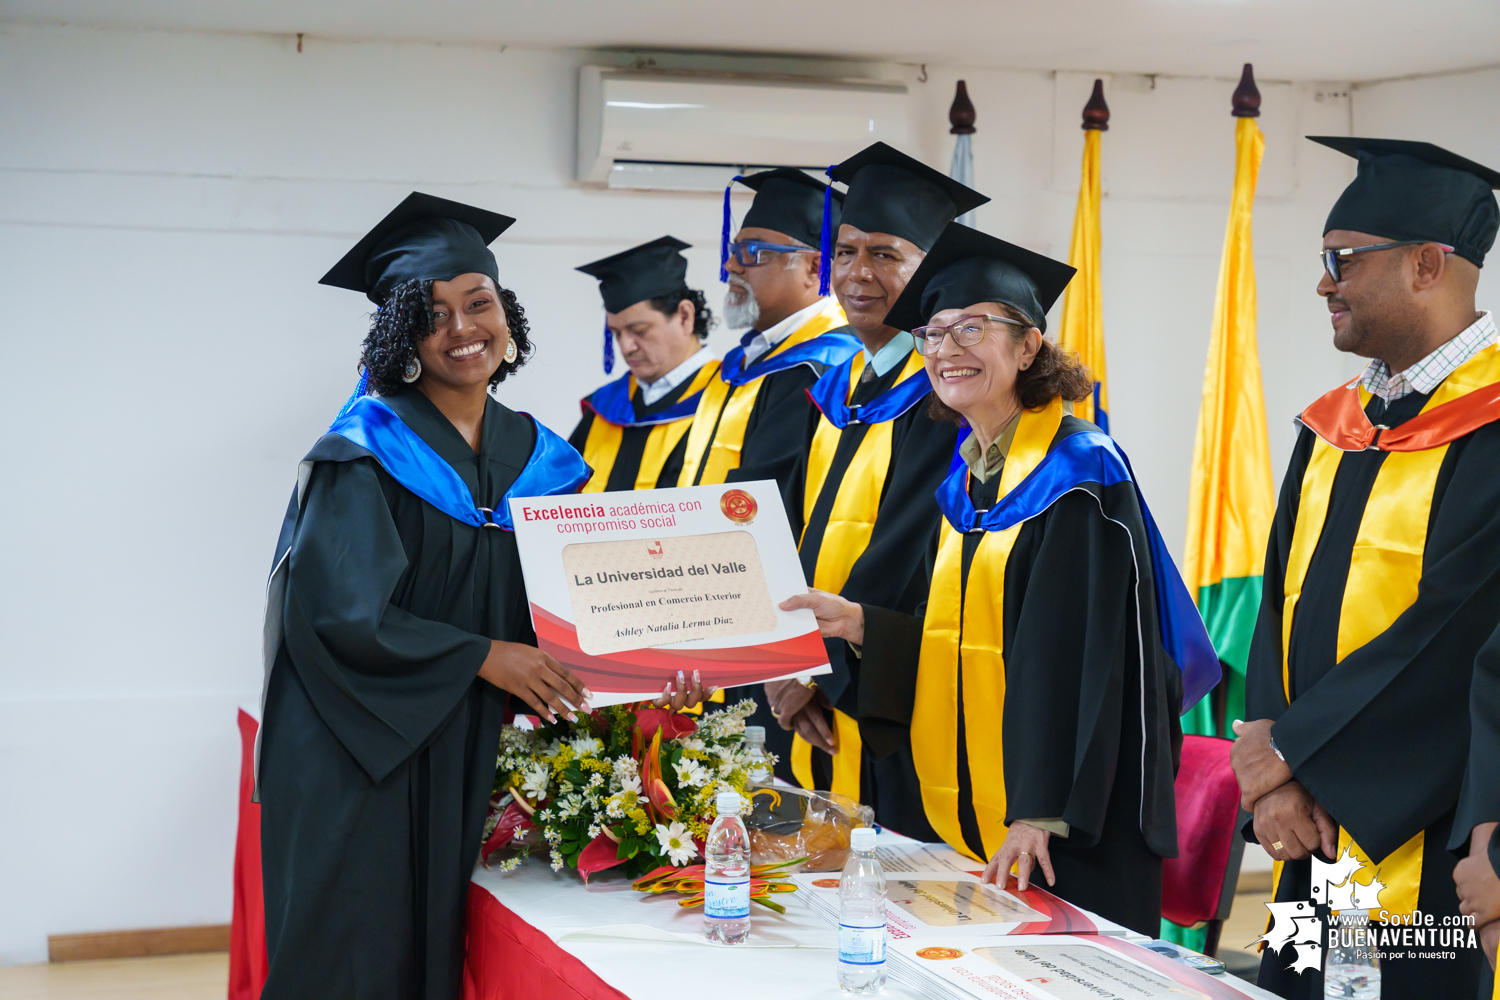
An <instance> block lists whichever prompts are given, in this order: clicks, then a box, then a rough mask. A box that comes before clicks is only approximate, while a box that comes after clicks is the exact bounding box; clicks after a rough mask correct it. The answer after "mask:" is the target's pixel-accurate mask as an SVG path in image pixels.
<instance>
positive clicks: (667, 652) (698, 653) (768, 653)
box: [510, 480, 829, 705]
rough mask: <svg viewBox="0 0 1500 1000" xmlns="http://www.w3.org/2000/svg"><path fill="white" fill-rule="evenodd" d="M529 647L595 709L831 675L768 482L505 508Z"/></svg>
mask: <svg viewBox="0 0 1500 1000" xmlns="http://www.w3.org/2000/svg"><path fill="white" fill-rule="evenodd" d="M510 506H511V517H512V519H513V522H514V524H515V528H516V546H517V548H518V549H519V550H520V555H521V570H522V573H523V575H524V576H525V579H526V593H527V597H528V599H529V601H530V605H531V620H532V624H533V625H534V626H535V628H536V634H537V645H538V646H539V647H540V648H541V649H542V650H543V651H545V652H547V653H548V654H550V655H551V656H552V657H553V658H554V659H556V660H557V661H558V662H559V663H562V664H563V665H564V666H566V667H568V668H569V669H571V670H572V671H573V672H574V673H575V674H577V675H578V677H579V679H580V680H582V681H583V683H584V684H585V685H587V686H588V688H589V689H590V690H591V691H592V692H593V694H594V700H593V702H592V704H594V705H613V704H619V703H622V702H628V701H639V700H642V699H647V698H654V697H656V696H657V695H659V694H661V690H662V687H663V685H665V684H666V683H667V681H668V680H673V679H675V678H676V676H677V672H678V671H679V670H681V671H683V672H684V673H685V674H688V675H691V674H692V672H693V671H694V670H697V671H698V672H699V674H700V676H701V677H702V679H703V683H704V685H705V686H707V685H710V684H711V685H714V686H715V687H721V688H722V687H732V686H736V685H740V684H752V683H758V682H761V681H768V680H777V679H781V678H785V677H799V676H807V675H812V674H825V673H828V672H829V666H828V656H827V653H826V651H825V650H824V647H823V640H822V639H821V638H820V637H819V635H818V626H817V621H816V620H815V619H814V618H813V615H812V612H811V611H805V610H804V611H793V612H787V611H782V610H781V609H780V608H779V607H777V605H778V604H780V602H782V601H784V600H786V599H787V598H788V597H791V596H792V595H793V594H801V593H806V591H807V584H806V580H805V577H804V576H803V574H802V564H801V562H800V560H799V559H798V557H797V547H796V544H795V543H794V541H793V539H792V533H791V528H790V525H789V524H788V523H787V518H786V511H785V510H784V509H783V507H782V503H781V494H780V491H779V490H778V489H777V488H776V484H775V483H774V482H772V481H771V480H761V481H758V482H753V483H731V484H725V485H720V486H691V487H684V488H681V489H665V490H642V491H636V492H630V493H624V492H621V493H581V494H572V495H570V496H562V497H521V498H516V499H512V500H511V501H510Z"/></svg>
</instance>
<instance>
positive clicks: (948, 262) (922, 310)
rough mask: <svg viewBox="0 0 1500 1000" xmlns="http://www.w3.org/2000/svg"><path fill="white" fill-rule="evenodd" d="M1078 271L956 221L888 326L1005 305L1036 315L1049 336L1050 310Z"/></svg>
mask: <svg viewBox="0 0 1500 1000" xmlns="http://www.w3.org/2000/svg"><path fill="white" fill-rule="evenodd" d="M1077 273H1078V269H1077V268H1075V267H1070V266H1068V265H1067V264H1064V263H1063V262H1062V261H1059V260H1053V259H1052V258H1051V257H1043V256H1042V255H1041V254H1039V253H1032V252H1031V251H1030V250H1027V249H1026V248H1024V247H1018V246H1016V245H1015V244H1014V243H1007V242H1005V241H1004V240H999V239H996V238H995V237H993V236H990V235H989V234H987V233H981V232H980V231H979V230H977V229H970V228H969V227H968V226H965V225H961V224H960V223H957V222H955V223H952V224H951V225H949V226H948V228H947V229H945V230H943V235H942V236H940V237H938V241H937V242H936V243H934V244H933V245H932V249H931V250H929V251H927V256H926V257H925V258H924V259H923V260H922V263H921V266H919V267H918V268H917V270H916V273H914V274H913V275H912V276H911V280H910V281H908V282H907V283H906V288H905V289H904V290H903V291H902V292H901V297H900V298H898V299H897V300H896V304H895V305H893V306H891V311H890V312H888V313H886V316H885V325H886V326H893V327H895V328H896V329H898V330H911V329H914V328H916V327H919V326H923V325H925V324H926V323H927V321H928V320H930V319H932V317H933V316H934V315H936V314H937V313H940V312H942V311H943V310H944V309H964V308H967V307H969V306H972V305H974V304H975V303H977V302H1000V303H1003V304H1004V305H1008V306H1010V307H1012V308H1014V309H1019V310H1021V312H1023V313H1025V314H1026V315H1027V316H1030V317H1031V320H1032V322H1034V323H1035V324H1036V325H1037V329H1039V330H1041V331H1042V332H1043V333H1046V332H1047V310H1048V309H1051V308H1052V303H1054V302H1056V301H1057V297H1058V296H1059V295H1061V294H1062V293H1063V289H1064V288H1066V287H1067V286H1068V282H1069V281H1071V280H1073V275H1075V274H1077Z"/></svg>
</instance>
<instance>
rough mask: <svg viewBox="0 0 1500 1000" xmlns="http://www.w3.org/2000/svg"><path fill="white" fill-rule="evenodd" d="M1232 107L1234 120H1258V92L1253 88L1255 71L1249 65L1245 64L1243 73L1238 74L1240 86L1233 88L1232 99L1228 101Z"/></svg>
mask: <svg viewBox="0 0 1500 1000" xmlns="http://www.w3.org/2000/svg"><path fill="white" fill-rule="evenodd" d="M1230 103H1232V104H1233V105H1234V111H1233V114H1234V117H1236V118H1259V117H1260V91H1259V90H1258V89H1256V86H1255V70H1254V68H1252V67H1251V65H1250V64H1249V63H1245V71H1244V72H1243V73H1241V74H1240V85H1239V86H1238V87H1235V88H1234V97H1233V98H1231V99H1230Z"/></svg>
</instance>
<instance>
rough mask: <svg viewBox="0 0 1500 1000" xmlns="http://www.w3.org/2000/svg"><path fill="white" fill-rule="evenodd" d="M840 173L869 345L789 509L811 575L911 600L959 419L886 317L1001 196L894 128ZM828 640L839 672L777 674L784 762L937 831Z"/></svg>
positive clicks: (822, 390)
mask: <svg viewBox="0 0 1500 1000" xmlns="http://www.w3.org/2000/svg"><path fill="white" fill-rule="evenodd" d="M829 173H830V176H832V177H833V179H834V180H836V181H841V182H843V183H845V184H847V185H848V186H849V190H848V193H847V194H846V195H845V198H844V211H843V216H842V219H841V225H840V226H839V227H838V231H837V239H836V241H835V243H834V252H833V260H832V272H833V273H832V282H831V285H832V288H833V291H834V293H835V294H836V295H837V296H838V298H839V302H840V303H841V304H842V305H843V307H844V311H845V314H846V315H847V316H848V317H849V322H850V326H852V327H853V328H854V331H855V333H856V334H858V336H859V339H860V342H861V344H862V346H863V350H861V351H860V353H858V354H856V355H855V356H854V357H852V358H850V359H849V360H848V361H846V362H845V363H844V364H843V365H840V366H839V367H838V368H835V369H833V370H831V371H829V372H828V373H826V374H825V375H824V376H823V378H822V379H820V380H819V381H818V384H817V385H816V386H815V387H814V388H813V392H812V395H813V399H814V402H815V404H816V405H817V407H818V409H817V410H816V411H815V412H813V413H812V414H811V419H810V420H809V422H808V426H807V429H806V431H805V432H804V433H805V437H806V440H807V441H809V442H810V447H809V448H808V449H807V450H806V451H805V452H804V459H803V462H802V464H801V465H800V466H799V469H798V475H797V478H796V479H795V480H794V481H793V483H792V491H791V502H790V503H789V504H788V508H789V509H788V513H789V514H790V515H791V518H792V524H793V527H794V529H795V530H797V531H798V537H799V542H800V544H799V548H798V551H799V553H800V555H801V557H802V568H803V571H804V572H805V573H806V576H807V582H808V583H809V584H810V585H811V586H813V587H816V588H818V589H820V590H826V591H830V592H832V593H839V594H843V595H844V596H845V597H846V598H847V599H849V600H851V601H854V602H856V603H871V604H878V605H880V606H882V607H891V608H898V609H899V610H901V611H903V612H906V613H910V612H911V611H912V610H913V609H914V607H915V606H916V603H917V602H918V601H920V600H921V599H922V594H921V589H922V582H923V579H922V578H923V566H922V556H923V553H924V552H925V551H926V544H927V542H928V540H929V539H930V538H931V537H932V536H933V533H934V532H935V531H936V530H937V524H938V518H939V514H938V508H937V504H936V503H935V502H934V501H933V499H932V494H933V491H934V490H936V489H937V487H938V484H939V483H941V482H942V480H943V476H944V474H945V473H946V471H947V468H948V461H949V459H950V458H951V457H952V454H953V444H954V439H955V436H956V428H955V427H954V425H953V424H951V423H949V422H947V421H939V420H933V419H932V418H931V417H930V416H929V414H928V406H927V404H928V399H929V397H930V395H931V392H932V385H931V383H930V382H929V381H928V378H927V373H926V371H925V370H924V368H923V363H922V357H921V355H919V354H917V353H916V351H915V350H913V343H912V337H911V334H910V333H907V332H905V331H902V330H898V329H896V328H894V327H890V326H887V325H886V323H885V317H886V313H887V312H888V311H889V309H890V307H891V306H892V305H893V304H894V303H895V301H896V299H897V298H898V297H900V295H901V292H902V291H903V290H904V289H905V287H906V283H907V279H909V278H910V277H911V275H912V272H913V271H915V270H916V268H917V266H918V265H919V264H920V263H921V262H922V260H923V258H924V257H925V256H926V253H927V251H928V250H929V249H930V248H931V247H932V245H933V243H934V242H935V241H936V240H937V238H938V236H939V234H941V233H942V231H943V229H944V227H946V226H947V225H948V223H950V222H952V221H953V219H954V218H955V217H957V216H958V215H960V214H962V213H964V212H967V211H969V210H970V209H973V208H976V207H978V206H979V205H982V204H984V203H985V202H987V201H989V199H988V198H986V197H985V196H984V195H981V194H979V193H978V192H976V191H972V190H970V189H969V188H967V187H965V186H964V185H962V184H960V183H958V182H957V181H954V180H952V179H951V178H949V177H947V176H946V175H944V174H942V173H940V172H939V171H936V170H933V169H932V168H931V167H929V166H927V165H926V164H924V163H922V162H921V161H919V160H916V159H913V158H912V157H910V156H907V155H906V154H905V153H902V152H900V151H899V150H896V149H893V148H892V147H890V146H888V145H886V144H885V143H875V144H874V145H872V146H870V147H869V148H867V149H864V150H862V151H861V152H859V153H858V154H856V155H855V156H852V157H850V158H849V159H848V160H845V161H844V162H843V163H840V164H839V165H838V166H836V167H834V168H833V169H832V170H831V171H829ZM827 647H828V657H829V662H830V663H831V664H832V665H833V671H834V672H833V673H832V674H831V675H829V676H825V677H821V678H819V679H818V681H817V684H816V687H815V688H814V687H808V686H803V685H801V684H798V683H796V682H780V683H776V684H773V685H768V690H767V695H768V697H769V699H770V701H771V708H772V711H773V713H775V717H776V719H777V721H778V722H779V723H780V724H781V726H782V727H785V728H790V729H795V731H796V733H797V738H795V739H794V740H792V741H791V746H790V748H789V750H790V752H789V754H788V756H789V760H788V761H787V764H788V766H787V767H786V768H785V769H784V770H790V772H791V774H792V776H793V777H794V778H795V780H797V781H798V782H799V783H801V784H803V785H805V786H808V787H816V788H831V789H832V790H833V791H836V792H842V793H843V794H846V795H849V796H850V797H852V798H855V799H859V800H860V801H863V802H865V803H867V804H870V805H872V806H874V807H875V810H876V819H877V820H878V821H879V822H880V823H882V824H884V825H887V826H890V827H891V828H893V829H896V830H899V831H901V832H902V833H906V834H909V835H911V836H914V837H920V838H923V839H927V840H932V839H936V835H935V834H934V833H933V832H932V827H931V826H930V825H929V824H928V822H927V820H926V817H925V815H924V814H923V811H922V799H921V794H920V790H919V788H918V785H917V780H916V772H915V771H914V770H913V769H912V763H911V747H910V744H909V742H908V741H907V740H906V739H905V738H904V734H902V736H901V738H898V739H896V740H894V741H892V740H882V739H880V738H878V737H877V738H876V741H875V743H874V744H873V745H867V744H866V741H865V740H864V739H862V738H861V729H862V725H861V723H860V722H859V721H857V720H859V719H860V718H861V713H860V709H859V706H860V700H861V691H860V687H859V683H858V678H859V660H858V658H857V657H856V656H855V655H854V654H853V652H852V651H851V650H850V649H849V645H848V643H845V642H842V641H840V640H829V641H828V642H827ZM870 695H871V692H865V694H864V697H866V698H868V697H869V696H870ZM776 749H778V750H779V749H780V748H779V747H778V748H776ZM830 751H831V753H830Z"/></svg>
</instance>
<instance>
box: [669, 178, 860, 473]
mask: <svg viewBox="0 0 1500 1000" xmlns="http://www.w3.org/2000/svg"><path fill="white" fill-rule="evenodd" d="M735 183H740V184H744V185H745V186H746V187H748V188H750V189H751V190H753V191H755V201H754V202H752V203H751V205H750V209H749V211H747V212H746V213H745V218H744V223H743V225H742V226H741V228H740V230H739V232H737V233H736V234H735V235H734V241H733V242H731V243H727V244H726V245H725V247H724V250H723V258H724V274H723V277H725V278H726V279H727V281H728V283H729V294H728V296H727V297H726V298H725V302H724V318H725V321H726V322H727V323H728V324H729V327H730V329H744V328H746V327H749V330H748V332H746V333H745V335H744V336H743V337H742V338H740V344H739V346H738V347H735V348H734V349H733V350H731V351H730V352H729V353H728V354H727V355H725V357H724V363H723V366H722V367H721V368H720V369H719V373H718V376H717V377H716V378H713V379H711V380H710V381H709V383H708V385H707V387H705V388H704V390H703V395H702V396H701V397H700V398H699V402H698V411H697V413H696V414H695V415H694V417H693V426H692V429H691V430H690V431H688V442H687V453H686V455H685V456H684V458H683V465H682V474H681V475H680V476H679V478H678V480H677V485H678V486H709V485H714V484H716V483H725V482H749V481H751V480H756V479H774V480H776V482H777V483H778V484H779V485H780V486H781V487H782V489H783V490H785V489H786V488H787V485H788V483H789V481H790V479H791V475H792V470H793V468H794V467H795V466H796V464H797V460H798V458H799V456H800V452H801V449H802V446H803V445H804V444H805V443H806V426H807V422H808V420H809V418H810V416H811V414H812V403H811V401H810V400H809V399H808V397H807V390H808V389H809V388H811V387H812V384H813V383H814V382H816V381H817V380H818V376H820V375H822V374H823V372H824V371H826V370H827V369H828V368H830V367H832V366H834V365H838V364H841V363H842V362H844V361H845V360H847V359H848V358H849V357H850V356H852V355H853V354H854V353H856V352H857V351H858V350H859V349H860V343H859V340H858V338H856V337H855V336H854V333H853V331H852V330H850V328H849V327H848V326H847V324H846V321H845V319H844V311H843V309H841V308H840V307H839V304H838V302H837V300H835V299H833V298H831V297H829V296H828V295H827V294H826V293H820V291H819V284H820V282H819V275H820V269H819V265H820V262H821V259H822V257H821V254H820V253H819V251H818V247H819V245H820V244H821V240H822V231H823V225H824V215H825V211H824V209H825V204H826V206H827V214H828V215H829V217H830V225H831V226H832V229H833V231H837V229H838V224H839V207H840V204H841V203H842V200H843V196H842V195H840V194H838V193H837V192H828V188H827V185H825V184H823V183H822V182H821V181H818V180H815V179H814V178H812V177H809V176H808V175H807V174H805V173H803V172H802V171H800V170H792V169H789V168H784V167H783V168H778V169H776V170H764V171H761V172H760V173H757V174H751V175H750V176H748V177H737V178H735ZM726 201H727V195H726ZM726 211H727V208H726ZM728 231H729V224H728V222H727V221H726V223H725V232H726V233H727V232H728Z"/></svg>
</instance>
